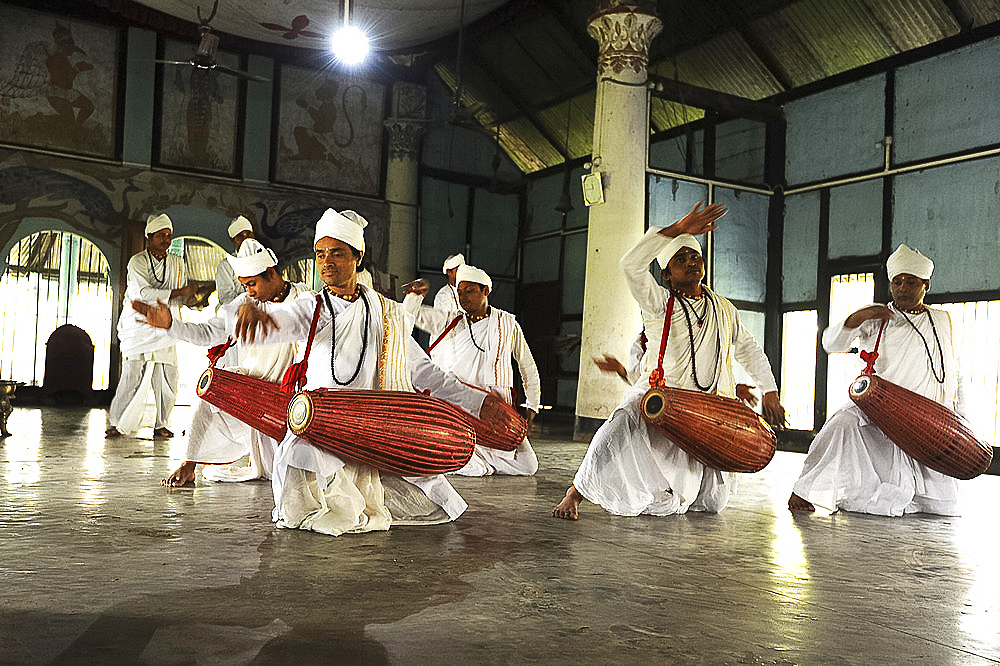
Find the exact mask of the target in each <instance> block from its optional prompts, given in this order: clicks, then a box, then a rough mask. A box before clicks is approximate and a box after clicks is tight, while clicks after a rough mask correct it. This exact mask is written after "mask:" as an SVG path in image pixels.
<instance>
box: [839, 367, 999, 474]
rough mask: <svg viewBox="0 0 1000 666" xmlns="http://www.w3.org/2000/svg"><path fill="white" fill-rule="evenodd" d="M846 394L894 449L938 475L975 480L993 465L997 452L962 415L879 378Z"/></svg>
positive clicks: (861, 381)
mask: <svg viewBox="0 0 1000 666" xmlns="http://www.w3.org/2000/svg"><path fill="white" fill-rule="evenodd" d="M848 394H849V395H850V397H851V400H853V401H854V404H856V405H857V406H858V407H859V408H860V409H861V411H862V412H864V413H865V416H867V417H868V418H870V419H871V420H872V422H873V423H874V424H875V425H877V426H878V427H879V428H881V430H882V432H883V433H885V436H886V437H888V438H889V439H890V440H892V442H893V443H894V444H895V445H896V446H898V447H899V448H900V449H902V450H903V452H904V453H906V454H907V455H909V456H910V457H911V458H913V459H914V460H916V461H917V462H919V463H920V464H922V465H926V466H927V467H930V468H931V469H933V470H935V471H938V472H941V473H942V474H947V475H948V476H952V477H955V478H956V479H971V478H974V477H977V476H979V475H980V474H982V473H983V472H985V471H986V469H987V468H988V467H989V466H990V461H992V460H993V447H992V446H989V445H988V444H984V443H983V442H980V441H979V440H978V439H977V438H976V436H975V434H973V432H972V429H971V428H969V425H968V422H967V421H966V420H965V419H964V418H963V417H962V416H961V415H960V414H957V413H956V412H954V411H952V410H950V409H948V408H947V407H945V406H944V405H942V404H941V403H939V402H935V401H934V400H931V399H929V398H925V397H924V396H922V395H920V394H919V393H914V392H913V391H910V390H908V389H905V388H903V387H902V386H900V385H898V384H893V383H892V382H890V381H889V380H887V379H883V378H882V377H879V376H877V375H861V376H860V377H858V378H857V379H855V380H854V383H853V384H851V387H850V389H848Z"/></svg>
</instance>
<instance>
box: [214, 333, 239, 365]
mask: <svg viewBox="0 0 1000 666" xmlns="http://www.w3.org/2000/svg"><path fill="white" fill-rule="evenodd" d="M235 344H236V341H235V340H233V338H232V337H228V338H226V341H225V342H223V343H222V344H221V345H215V346H214V347H209V349H208V364H209V366H210V367H212V368H214V367H215V364H216V363H217V362H218V360H219V359H220V358H222V357H223V356H224V355H225V353H226V352H227V351H229V348H230V347H232V346H233V345H235Z"/></svg>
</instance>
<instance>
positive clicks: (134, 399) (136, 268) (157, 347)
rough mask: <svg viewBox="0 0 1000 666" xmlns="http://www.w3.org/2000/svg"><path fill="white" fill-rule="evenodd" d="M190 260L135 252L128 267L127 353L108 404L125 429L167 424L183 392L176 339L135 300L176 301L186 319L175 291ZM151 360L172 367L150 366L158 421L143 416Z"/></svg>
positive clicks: (122, 336)
mask: <svg viewBox="0 0 1000 666" xmlns="http://www.w3.org/2000/svg"><path fill="white" fill-rule="evenodd" d="M186 282H187V281H186V279H185V277H184V261H183V260H182V259H181V258H180V257H178V256H177V255H175V254H171V253H169V252H168V253H167V255H166V257H164V259H163V260H159V259H156V258H155V257H153V255H152V254H150V253H149V251H147V250H143V251H142V252H139V253H138V254H135V255H133V256H132V257H131V258H130V259H129V262H128V266H127V268H126V287H125V296H124V299H123V304H122V312H121V315H120V316H119V317H118V340H119V342H120V345H121V354H122V377H121V379H120V380H119V382H118V388H117V390H116V391H115V396H114V398H112V400H111V406H110V408H109V409H108V424H109V425H111V426H114V427H116V428H118V430H119V431H121V432H124V433H134V432H136V431H137V430H138V429H139V428H140V427H142V426H144V425H153V426H154V427H156V428H165V427H166V426H167V423H168V421H169V419H170V412H171V411H172V410H173V406H174V400H175V398H176V394H177V349H176V346H175V344H174V341H173V339H171V338H170V336H169V335H168V334H167V332H166V331H165V330H163V329H159V328H152V327H150V326H147V325H146V324H145V323H143V322H140V321H138V319H141V318H140V317H139V314H138V313H137V312H136V311H135V310H134V309H133V308H132V301H134V300H135V301H143V302H145V303H149V304H151V305H155V304H156V302H157V300H160V301H163V302H164V303H167V304H168V305H169V306H170V310H171V314H172V315H173V317H174V318H175V319H178V320H179V319H180V308H181V305H182V302H181V299H180V298H173V299H171V298H170V292H171V291H172V290H173V289H178V288H180V287H182V286H184V284H185V283H186ZM147 364H152V365H154V366H157V365H159V366H169V367H159V368H155V367H154V368H150V369H149V373H150V374H149V377H150V378H151V379H152V382H151V385H152V389H153V393H154V402H155V404H156V417H155V422H154V423H151V424H147V423H144V422H143V421H142V416H143V406H144V405H145V402H146V392H145V391H143V390H141V389H142V387H143V386H144V385H145V383H144V382H143V379H142V378H143V376H144V374H145V371H146V368H145V366H146V365H147Z"/></svg>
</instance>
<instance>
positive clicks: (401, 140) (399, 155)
mask: <svg viewBox="0 0 1000 666" xmlns="http://www.w3.org/2000/svg"><path fill="white" fill-rule="evenodd" d="M384 124H385V126H386V128H387V129H388V130H389V148H388V152H389V159H390V160H414V161H416V160H418V159H420V137H421V136H422V135H423V133H424V131H425V130H426V126H427V123H426V122H420V121H417V120H407V119H405V118H389V119H388V120H386V121H385V123H384Z"/></svg>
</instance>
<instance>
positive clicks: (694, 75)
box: [436, 0, 1000, 173]
mask: <svg viewBox="0 0 1000 666" xmlns="http://www.w3.org/2000/svg"><path fill="white" fill-rule="evenodd" d="M512 4H518V3H517V2H515V3H512ZM520 5H521V11H511V7H510V5H508V6H507V7H506V8H505V13H504V14H503V16H504V17H505V21H506V22H505V23H504V24H501V25H493V24H491V23H490V21H491V20H493V18H491V17H487V18H486V19H484V20H483V21H481V22H479V23H478V24H474V25H473V26H470V27H469V28H470V29H469V34H470V35H471V36H472V37H471V38H467V40H466V43H467V47H466V49H467V51H468V54H467V56H466V57H465V58H464V60H463V64H462V70H463V71H462V80H463V95H462V101H463V104H465V105H466V106H469V107H471V108H474V109H478V110H479V111H480V113H479V114H478V116H477V118H478V119H479V120H480V122H482V123H484V124H486V125H488V126H489V127H494V125H493V124H492V123H495V122H497V121H499V122H500V123H501V132H500V135H501V138H500V142H501V145H502V146H503V148H504V150H505V151H507V153H508V155H509V156H510V157H511V159H512V160H513V161H514V162H515V163H516V164H517V165H518V167H519V168H521V169H522V170H523V171H525V172H526V173H530V172H534V171H538V170H542V169H546V168H550V167H553V166H557V165H559V164H561V163H563V162H565V161H566V160H567V159H576V158H579V157H583V156H586V155H589V154H590V152H591V149H592V148H591V141H592V136H593V108H594V96H595V79H596V64H595V62H594V60H595V59H596V53H597V44H596V42H594V41H593V40H592V39H590V38H589V37H587V36H586V22H587V19H588V18H589V16H590V13H591V10H592V9H593V7H594V4H592V3H585V2H582V1H581V0H552V1H550V2H541V3H540V2H528V1H527V0H522V1H521V2H520ZM588 5H589V8H590V9H589V10H588V8H587V6H588ZM657 11H658V13H659V15H660V17H661V20H663V23H664V29H663V32H662V33H661V35H660V36H658V37H657V38H656V39H655V40H654V43H653V45H652V46H651V49H650V60H651V62H650V64H649V71H650V73H652V74H657V75H659V76H662V77H665V78H670V79H676V80H678V81H680V82H682V83H685V84H690V85H694V86H698V87H701V88H706V89H710V90H713V91H719V92H722V93H726V94H728V95H733V96H736V97H740V98H745V99H747V100H765V99H768V98H771V97H773V96H775V95H778V94H782V93H788V92H790V91H792V90H794V89H795V88H798V87H801V86H806V85H810V84H815V83H816V82H819V81H822V80H824V79H826V78H829V77H832V76H835V75H838V74H842V73H844V72H848V71H851V70H854V69H857V68H859V67H864V66H866V65H871V64H872V63H875V62H878V61H880V60H883V59H885V58H889V57H892V56H896V55H899V54H901V53H905V52H907V51H910V50H913V49H917V48H920V47H924V46H927V45H930V44H934V43H935V42H939V41H941V40H944V39H948V38H951V37H954V36H956V35H960V34H961V33H962V31H963V30H965V31H969V30H973V29H980V30H981V29H982V28H983V27H984V26H991V27H992V28H994V29H995V28H996V26H997V24H998V23H1000V0H795V1H792V0H728V1H725V2H723V1H720V2H704V1H703V0H660V1H659V2H658V3H657ZM512 15H513V16H515V18H513V19H511V18H510V17H511V16H512ZM994 32H995V30H994ZM436 69H437V71H438V73H439V74H440V75H441V77H442V79H443V80H444V81H445V82H446V83H447V84H448V86H449V87H450V88H451V89H452V90H454V87H455V81H456V80H457V75H456V71H455V58H454V57H451V58H447V57H445V58H442V59H441V61H440V62H438V63H437V64H436ZM683 102H684V100H678V101H668V100H663V99H658V98H654V99H653V100H652V102H651V130H652V131H653V132H661V131H664V130H667V129H670V128H673V127H678V126H680V125H683V124H685V123H689V122H692V121H694V120H697V119H699V118H701V117H703V116H704V115H705V110H704V109H700V108H695V107H694V106H691V105H690V104H688V105H685V104H684V103H683ZM568 106H571V107H572V110H571V111H570V112H569V117H571V118H572V121H571V124H570V128H569V132H568V136H569V140H568V146H567V126H566V118H567V114H568Z"/></svg>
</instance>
